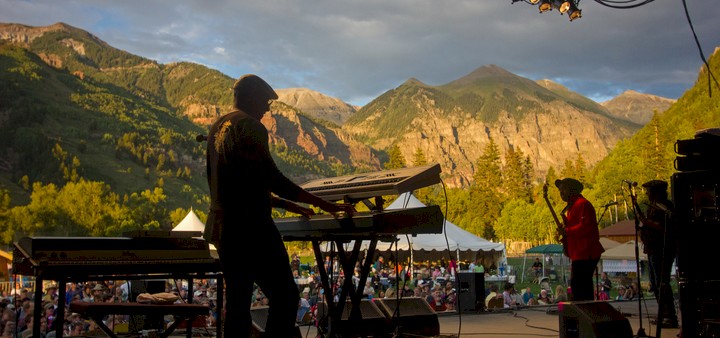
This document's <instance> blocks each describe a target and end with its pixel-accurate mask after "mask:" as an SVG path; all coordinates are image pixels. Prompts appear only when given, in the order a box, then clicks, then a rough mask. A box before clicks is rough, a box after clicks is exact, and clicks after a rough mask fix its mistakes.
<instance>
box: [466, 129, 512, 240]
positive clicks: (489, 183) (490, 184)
mask: <svg viewBox="0 0 720 338" xmlns="http://www.w3.org/2000/svg"><path fill="white" fill-rule="evenodd" d="M498 182H502V170H501V162H500V150H499V149H498V147H497V145H496V144H495V141H494V140H493V139H492V138H491V139H490V140H489V142H488V144H487V145H486V146H485V148H484V149H483V153H482V154H481V155H480V157H479V158H478V160H477V162H476V164H475V173H474V174H473V184H472V185H471V186H470V196H469V202H468V204H467V210H468V212H469V213H471V214H472V215H471V216H470V217H472V223H471V224H468V226H469V227H471V228H473V229H474V230H475V231H474V232H475V233H476V234H478V235H480V236H482V237H484V238H495V233H494V229H493V224H494V223H495V221H496V220H497V218H498V217H499V216H500V210H501V208H502V205H503V204H504V202H505V198H504V197H503V195H502V194H501V192H500V191H499V189H498V188H499V187H498Z"/></svg>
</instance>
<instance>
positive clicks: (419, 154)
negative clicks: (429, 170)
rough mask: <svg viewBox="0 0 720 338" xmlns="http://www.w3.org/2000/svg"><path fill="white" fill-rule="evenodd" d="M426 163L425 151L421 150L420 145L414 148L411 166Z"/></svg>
mask: <svg viewBox="0 0 720 338" xmlns="http://www.w3.org/2000/svg"><path fill="white" fill-rule="evenodd" d="M426 164H428V160H427V158H426V157H425V153H424V152H423V150H422V149H420V147H418V148H415V153H414V154H413V166H415V167H417V166H421V165H426Z"/></svg>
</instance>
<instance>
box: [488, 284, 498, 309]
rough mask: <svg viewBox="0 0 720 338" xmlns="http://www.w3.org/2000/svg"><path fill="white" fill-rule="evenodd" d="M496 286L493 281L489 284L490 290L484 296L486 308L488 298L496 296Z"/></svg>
mask: <svg viewBox="0 0 720 338" xmlns="http://www.w3.org/2000/svg"><path fill="white" fill-rule="evenodd" d="M498 291H499V290H498V287H497V285H496V284H495V283H492V284H490V292H488V295H487V296H486V297H485V308H488V307H489V306H488V305H489V303H490V300H491V299H494V298H497V297H498Z"/></svg>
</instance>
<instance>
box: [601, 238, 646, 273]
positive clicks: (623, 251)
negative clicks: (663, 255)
mask: <svg viewBox="0 0 720 338" xmlns="http://www.w3.org/2000/svg"><path fill="white" fill-rule="evenodd" d="M638 253H639V256H640V260H641V261H647V255H646V254H645V253H643V247H642V243H640V245H639V247H638ZM600 258H601V259H602V269H603V271H606V272H635V271H637V264H636V262H635V241H628V242H625V243H622V244H620V245H616V246H614V247H612V248H610V249H607V250H605V252H603V253H602V255H601V256H600Z"/></svg>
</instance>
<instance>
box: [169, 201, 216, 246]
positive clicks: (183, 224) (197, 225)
mask: <svg viewBox="0 0 720 338" xmlns="http://www.w3.org/2000/svg"><path fill="white" fill-rule="evenodd" d="M172 231H199V232H200V236H201V237H202V234H203V233H205V223H203V222H202V221H201V220H200V219H199V218H198V217H197V215H196V214H195V212H194V211H193V210H192V208H190V211H189V212H188V213H187V215H185V218H183V220H182V221H180V223H178V224H177V225H176V226H175V227H173V229H172ZM215 251H216V250H215V246H214V245H212V244H210V252H211V254H213V255H215V254H214V252H215Z"/></svg>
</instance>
